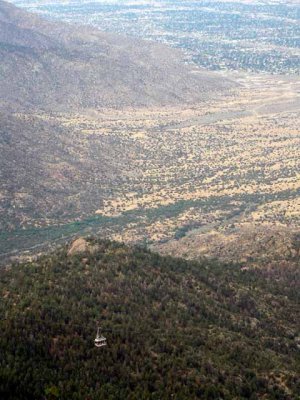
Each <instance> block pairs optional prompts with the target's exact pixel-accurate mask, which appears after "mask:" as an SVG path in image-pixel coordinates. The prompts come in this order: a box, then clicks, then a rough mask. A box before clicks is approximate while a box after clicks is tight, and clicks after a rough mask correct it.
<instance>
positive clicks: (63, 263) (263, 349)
mask: <svg viewBox="0 0 300 400" xmlns="http://www.w3.org/2000/svg"><path fill="white" fill-rule="evenodd" d="M89 242H90V244H89V250H87V251H85V252H84V253H77V254H73V255H70V254H69V255H68V249H67V247H64V248H61V249H58V250H57V251H56V252H54V253H52V254H50V255H47V256H42V257H41V258H40V259H38V260H37V261H34V262H28V263H24V264H20V265H13V266H11V267H9V268H6V269H3V270H2V271H1V272H0V296H1V303H0V316H1V322H0V329H1V335H0V354H1V357H0V398H2V399H6V400H10V399H18V400H20V399H24V400H26V399H30V400H32V399H47V400H48V399H65V400H70V399H78V400H82V399H91V400H92V399H97V400H101V399H103V400H108V399H136V400H143V399H157V400H158V399H165V400H167V399H168V400H169V399H172V398H174V399H186V400H191V399H197V398H198V399H252V400H254V399H291V400H295V399H299V393H300V378H299V377H300V337H299V336H300V332H299V320H300V318H299V317H300V315H299V312H300V311H299V296H300V295H299V268H297V267H295V266H294V267H288V266H286V267H285V268H284V269H283V268H282V269H279V268H274V269H270V268H269V269H268V270H267V271H266V270H265V271H262V270H258V269H257V270H253V269H252V270H250V269H247V268H243V267H241V266H239V265H224V264H223V265H222V264H220V263H218V262H214V261H207V260H203V261H201V262H190V261H189V262H188V261H184V260H181V259H174V258H171V257H162V256H159V255H157V254H154V253H151V252H149V251H148V250H145V249H141V248H130V247H126V246H125V245H122V244H118V243H113V242H108V241H102V240H101V241H100V240H96V239H89ZM98 325H100V327H101V329H102V331H101V333H102V334H103V335H104V336H105V337H106V338H107V346H106V347H102V348H96V347H95V346H94V338H95V334H96V330H97V326H98Z"/></svg>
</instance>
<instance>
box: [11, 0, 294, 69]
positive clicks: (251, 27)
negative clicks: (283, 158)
mask: <svg viewBox="0 0 300 400" xmlns="http://www.w3.org/2000/svg"><path fill="white" fill-rule="evenodd" d="M14 3H15V4H17V5H19V6H22V7H25V8H27V9H28V10H30V11H35V12H39V13H40V14H42V15H44V16H47V17H50V18H54V19H60V20H64V21H68V22H72V23H82V24H88V25H93V26H96V27H98V28H99V29H101V30H104V31H108V32H116V33H120V34H126V35H130V36H134V37H138V38H143V39H148V40H154V41H159V42H163V43H167V44H169V45H171V46H173V47H178V48H181V49H183V50H184V53H185V56H186V61H187V62H191V61H192V62H195V63H196V64H197V65H199V66H200V67H204V68H207V69H210V70H223V71H228V70H229V71H247V72H263V73H269V74H270V73H271V74H285V75H286V74H293V75H297V74H299V66H300V23H299V20H300V5H299V3H298V4H297V2H296V1H292V0H290V1H277V2H276V1H251V2H250V1H249V2H248V1H242V0H241V1H231V2H229V1H198V0H189V1H184V0H163V1H151V0H145V1H132V0H124V1H113V0H107V1H101V0H100V1H93V2H89V1H82V0H80V1H78V0H77V1H69V2H57V1H55V0H53V1H51V0H50V1H42V2H41V1H37V0H30V1H24V0H21V1H14Z"/></svg>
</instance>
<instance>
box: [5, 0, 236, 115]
mask: <svg viewBox="0 0 300 400" xmlns="http://www.w3.org/2000/svg"><path fill="white" fill-rule="evenodd" d="M0 58H1V69H0V93H1V95H0V101H2V103H3V104H2V105H5V106H6V107H7V106H8V105H10V106H16V105H18V106H25V107H27V108H28V107H34V108H37V107H38V108H43V109H47V110H51V111H54V110H64V111H65V110H69V109H79V108H99V107H124V106H157V105H165V104H181V103H194V102H197V101H202V100H204V99H206V98H208V97H210V96H211V95H212V94H213V93H214V92H217V93H219V92H221V91H222V90H224V89H226V88H227V89H228V88H229V87H230V86H231V83H229V82H228V81H224V80H223V79H221V78H217V77H216V76H215V75H214V74H210V73H206V72H203V71H202V72H201V71H198V73H196V74H195V73H193V71H192V69H191V68H190V67H188V66H185V65H184V64H183V63H182V61H181V60H180V53H177V52H176V51H174V50H172V49H169V48H167V47H165V46H161V45H155V44H151V43H148V42H142V41H138V40H133V39H127V38H124V37H121V36H117V35H111V34H107V33H101V32H99V31H97V30H92V29H89V28H84V27H74V26H68V25H65V24H59V23H50V22H47V21H43V20H41V19H39V18H38V17H37V16H35V15H31V14H29V13H26V12H25V11H22V10H19V9H17V8H16V7H14V6H13V5H11V4H8V3H6V2H3V1H0Z"/></svg>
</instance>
